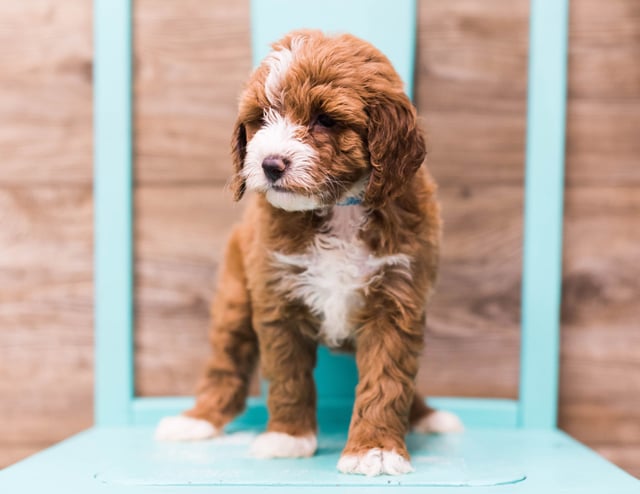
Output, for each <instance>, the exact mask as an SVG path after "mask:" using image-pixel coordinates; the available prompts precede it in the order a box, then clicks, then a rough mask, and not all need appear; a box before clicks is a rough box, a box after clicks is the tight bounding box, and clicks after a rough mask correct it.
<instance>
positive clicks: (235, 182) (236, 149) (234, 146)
mask: <svg viewBox="0 0 640 494" xmlns="http://www.w3.org/2000/svg"><path fill="white" fill-rule="evenodd" d="M246 155H247V130H246V128H245V126H244V124H243V123H242V122H241V121H240V120H237V121H236V124H235V126H234V127H233V137H232V139H231V158H232V159H233V172H234V173H233V177H231V183H230V184H229V187H230V188H231V192H233V199H234V200H235V201H239V200H240V199H241V198H242V196H243V195H244V190H245V188H246V183H245V179H244V177H243V176H242V167H243V166H244V158H245V156H246Z"/></svg>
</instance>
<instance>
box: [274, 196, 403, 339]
mask: <svg viewBox="0 0 640 494" xmlns="http://www.w3.org/2000/svg"><path fill="white" fill-rule="evenodd" d="M363 221H364V209H363V208H362V207H361V206H339V207H336V208H334V213H333V217H332V219H331V222H330V227H329V229H328V231H327V232H326V233H319V234H318V235H316V238H315V240H314V242H313V245H312V246H311V247H310V248H309V249H308V250H307V251H306V252H305V253H303V254H296V255H284V254H280V253H277V252H274V253H273V256H274V259H275V262H276V263H277V265H278V266H279V267H281V268H282V271H283V273H284V274H283V277H282V288H283V289H284V291H285V294H286V296H288V297H290V298H291V299H300V300H302V301H303V302H304V303H305V304H306V305H307V306H308V307H309V309H310V310H311V312H312V313H313V314H314V315H316V316H317V317H319V318H320V320H321V321H322V325H321V327H320V334H319V337H320V339H321V340H322V341H324V342H325V343H326V344H327V345H329V346H338V345H339V344H340V343H341V342H343V341H344V340H347V339H349V338H350V337H351V335H352V334H353V330H354V327H353V323H352V322H351V317H352V315H353V312H354V309H359V308H362V305H363V303H364V300H363V291H364V290H365V289H366V287H367V285H368V284H369V283H370V282H371V281H372V280H373V279H374V277H375V276H376V274H377V273H379V272H380V269H381V268H382V267H383V266H388V265H395V266H398V267H400V268H402V269H403V270H406V271H408V268H409V266H410V259H409V257H408V256H407V255H405V254H396V255H391V256H384V257H374V256H373V255H372V254H371V252H370V251H369V250H368V248H367V247H366V245H365V244H364V243H363V242H362V241H361V240H359V239H358V235H357V234H358V230H359V228H360V227H361V226H362V224H363Z"/></svg>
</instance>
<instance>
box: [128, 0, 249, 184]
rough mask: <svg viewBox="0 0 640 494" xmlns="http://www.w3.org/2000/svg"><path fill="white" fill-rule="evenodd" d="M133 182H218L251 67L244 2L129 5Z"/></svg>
mask: <svg viewBox="0 0 640 494" xmlns="http://www.w3.org/2000/svg"><path fill="white" fill-rule="evenodd" d="M134 14H135V23H136V24H135V25H136V29H135V31H134V32H135V48H134V50H135V60H136V70H135V74H136V77H135V88H134V90H135V96H136V99H135V120H134V124H135V131H136V143H135V156H136V180H137V181H138V182H139V183H144V184H148V183H170V184H172V185H176V184H180V183H197V184H201V183H203V182H209V183H215V184H219V183H224V182H225V181H226V180H227V178H228V175H229V174H228V169H229V166H230V160H229V149H230V142H231V128H232V126H233V122H234V121H235V116H236V107H237V98H238V95H239V93H240V91H241V89H242V84H243V82H244V80H245V79H246V78H247V76H248V75H249V72H250V70H251V60H250V57H251V52H250V47H249V35H250V34H249V4H248V1H246V0H245V1H240V2H228V1H225V0H215V1H210V0H186V1H181V2H180V7H179V8H176V3H175V1H174V0H139V1H137V2H135V9H134Z"/></svg>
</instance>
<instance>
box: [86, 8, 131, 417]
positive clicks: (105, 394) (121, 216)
mask: <svg viewBox="0 0 640 494" xmlns="http://www.w3.org/2000/svg"><path fill="white" fill-rule="evenodd" d="M93 17H94V42H95V48H94V50H95V56H94V79H93V80H94V108H95V111H94V133H95V134H94V135H95V137H94V219H95V220H94V224H95V230H94V231H95V242H94V245H95V257H94V266H95V271H94V272H95V277H94V278H95V400H94V401H95V411H94V415H95V421H96V423H97V424H99V425H122V424H127V423H129V421H130V416H129V415H130V408H131V400H132V399H133V394H134V385H133V262H132V217H133V216H132V181H131V176H132V168H133V163H132V154H131V149H132V148H131V144H132V133H131V103H132V101H131V0H95V2H94V15H93Z"/></svg>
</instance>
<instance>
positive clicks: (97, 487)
mask: <svg viewBox="0 0 640 494" xmlns="http://www.w3.org/2000/svg"><path fill="white" fill-rule="evenodd" d="M253 434H255V430H249V431H247V430H244V431H240V432H231V433H230V435H229V436H227V437H226V438H224V439H223V440H222V441H221V442H217V440H215V439H214V440H211V441H204V442H196V443H161V442H156V441H154V440H153V439H152V435H153V429H152V428H151V427H123V428H117V427H98V428H94V429H92V430H89V431H87V432H84V433H81V434H79V435H77V436H74V437H73V438H71V439H69V440H67V441H64V442H63V443H61V444H59V445H57V446H55V447H53V448H50V449H48V450H45V451H44V452H42V453H39V454H38V455H36V456H34V457H33V458H31V459H30V460H28V461H25V462H22V463H19V464H17V465H16V466H14V467H12V468H9V469H7V470H6V471H2V472H0V491H1V492H3V493H5V492H6V493H10V494H14V493H34V494H35V493H37V494H42V493H47V494H68V493H74V494H75V493H78V494H99V493H106V492H111V493H123V494H128V493H136V494H137V493H151V492H153V493H158V494H167V493H183V494H184V493H185V492H203V493H204V492H218V491H219V492H236V493H242V494H245V493H252V492H267V493H274V494H276V493H277V494H280V493H289V492H290V493H301V492H304V493H305V494H317V493H323V494H326V493H328V492H331V493H345V492H350V493H355V492H361V493H371V492H377V491H376V490H375V488H379V489H381V490H382V489H385V491H384V492H389V491H391V492H395V491H396V490H399V489H400V487H402V491H403V492H406V493H418V492H428V493H431V494H451V493H452V492H464V493H466V494H481V493H484V494H486V493H492V494H493V493H495V494H550V493H554V492H557V493H563V494H604V493H612V494H613V493H615V494H637V493H638V492H639V484H638V482H637V481H636V480H635V479H633V478H632V477H631V476H629V475H627V474H625V473H624V472H622V471H621V470H619V469H618V468H617V467H615V466H613V465H612V464H610V463H608V462H607V461H605V460H604V459H602V458H601V457H599V456H598V455H596V454H595V453H593V452H592V451H590V450H589V449H588V448H585V447H584V446H582V445H580V444H579V443H577V442H576V441H574V440H573V439H571V438H569V437H568V436H567V435H566V434H564V433H562V432H559V431H555V430H552V429H541V430H535V429H527V430H513V429H512V430H505V429H475V430H470V431H467V432H465V433H464V434H462V435H450V436H442V437H432V438H425V437H424V436H422V437H419V436H410V437H409V439H408V445H409V448H410V450H411V451H412V453H413V457H414V468H415V469H416V471H415V472H414V473H410V474H407V475H406V476H402V477H388V476H383V477H374V478H367V477H362V476H349V475H342V474H338V473H337V472H336V470H335V464H336V462H337V458H338V454H339V448H340V446H339V444H341V442H342V441H343V440H344V433H343V434H342V435H332V434H330V435H325V436H322V437H321V438H320V450H319V452H318V455H316V456H314V457H312V458H308V459H302V460H269V461H265V460H256V459H252V458H250V457H249V456H248V455H247V444H248V442H249V441H250V440H251V437H252V436H253ZM523 477H525V478H524V479H523ZM495 483H499V484H501V485H494V486H490V485H487V484H495ZM455 485H460V486H462V485H464V487H460V489H459V490H458V489H456V488H455V487H454V486H455ZM216 488H218V489H217V490H216Z"/></svg>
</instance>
